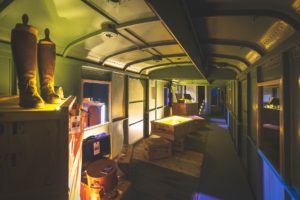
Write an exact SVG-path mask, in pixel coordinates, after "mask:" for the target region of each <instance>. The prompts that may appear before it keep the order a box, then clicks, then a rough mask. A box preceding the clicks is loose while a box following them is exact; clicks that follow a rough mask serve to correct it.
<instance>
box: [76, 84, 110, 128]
mask: <svg viewBox="0 0 300 200" xmlns="http://www.w3.org/2000/svg"><path fill="white" fill-rule="evenodd" d="M81 88H82V89H81V94H82V107H83V109H84V110H85V111H86V112H87V114H88V117H87V119H86V121H85V123H84V124H85V127H91V126H95V125H99V124H104V123H106V122H109V121H110V118H111V117H110V115H111V108H110V107H111V84H110V82H105V81H94V80H82V82H81Z"/></svg>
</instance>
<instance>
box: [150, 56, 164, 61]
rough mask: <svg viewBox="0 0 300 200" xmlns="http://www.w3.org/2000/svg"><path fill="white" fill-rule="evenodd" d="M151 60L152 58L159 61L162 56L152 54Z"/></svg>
mask: <svg viewBox="0 0 300 200" xmlns="http://www.w3.org/2000/svg"><path fill="white" fill-rule="evenodd" d="M152 60H154V61H156V62H160V61H162V57H161V56H159V55H154V56H153V57H152Z"/></svg>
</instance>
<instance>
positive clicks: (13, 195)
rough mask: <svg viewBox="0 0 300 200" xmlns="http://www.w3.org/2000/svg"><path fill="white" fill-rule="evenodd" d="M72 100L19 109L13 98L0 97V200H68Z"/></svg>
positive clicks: (16, 101) (15, 99)
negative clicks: (43, 106) (41, 106)
mask: <svg viewBox="0 0 300 200" xmlns="http://www.w3.org/2000/svg"><path fill="white" fill-rule="evenodd" d="M74 101H75V98H74V97H69V98H68V99H67V100H65V101H63V103H62V104H60V105H58V104H46V107H45V108H44V109H23V108H20V107H19V105H18V102H19V99H18V97H17V96H15V97H7V98H0V158H1V159H0V162H1V163H0V199H11V200H14V199H15V200H17V199H49V200H50V199H51V200H53V199H57V200H65V199H68V163H69V162H68V139H69V138H68V132H69V130H68V129H69V127H68V126H69V109H70V108H71V106H72V104H73V103H74ZM2 159H3V160H2Z"/></svg>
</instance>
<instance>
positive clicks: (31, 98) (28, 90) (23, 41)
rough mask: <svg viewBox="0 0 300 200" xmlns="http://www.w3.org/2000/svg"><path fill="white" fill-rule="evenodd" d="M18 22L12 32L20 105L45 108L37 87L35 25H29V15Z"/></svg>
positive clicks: (12, 47) (36, 32)
mask: <svg viewBox="0 0 300 200" xmlns="http://www.w3.org/2000/svg"><path fill="white" fill-rule="evenodd" d="M22 21H23V23H22V24H20V23H18V24H16V26H15V28H14V29H13V30H12V32H11V49H12V56H13V61H14V64H15V66H16V70H17V74H18V87H19V93H20V100H19V105H20V106H21V107H23V108H43V107H44V101H43V100H42V98H41V97H40V95H39V94H38V92H37V87H36V64H37V63H36V61H37V34H38V31H37V29H36V28H35V27H33V26H30V25H28V16H27V15H26V14H24V15H23V16H22Z"/></svg>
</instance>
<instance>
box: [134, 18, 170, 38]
mask: <svg viewBox="0 0 300 200" xmlns="http://www.w3.org/2000/svg"><path fill="white" fill-rule="evenodd" d="M130 30H131V31H132V32H134V33H135V34H137V35H138V36H139V37H141V38H142V39H143V40H144V41H145V42H147V43H151V42H158V41H164V40H165V41H166V40H174V38H173V37H172V36H171V34H170V33H169V32H168V31H167V30H166V28H165V27H164V26H163V25H162V23H161V22H160V21H153V22H148V23H144V24H138V25H136V26H133V27H131V28H130Z"/></svg>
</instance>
